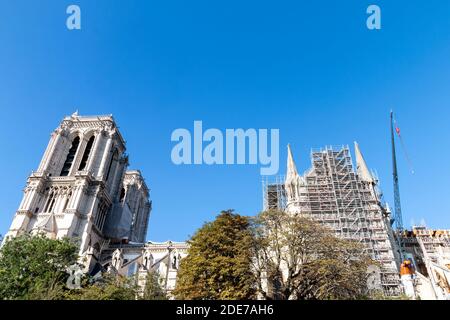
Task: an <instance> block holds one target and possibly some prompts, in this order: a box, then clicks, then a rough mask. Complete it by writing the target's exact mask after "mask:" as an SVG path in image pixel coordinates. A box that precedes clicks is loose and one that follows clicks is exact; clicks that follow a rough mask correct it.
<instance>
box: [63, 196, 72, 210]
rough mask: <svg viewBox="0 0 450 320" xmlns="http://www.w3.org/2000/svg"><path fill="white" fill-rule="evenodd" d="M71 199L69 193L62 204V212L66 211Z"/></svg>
mask: <svg viewBox="0 0 450 320" xmlns="http://www.w3.org/2000/svg"><path fill="white" fill-rule="evenodd" d="M71 197H72V192H69V193H68V194H67V197H66V199H65V202H64V207H63V211H66V209H67V205H68V204H69V201H70V198H71Z"/></svg>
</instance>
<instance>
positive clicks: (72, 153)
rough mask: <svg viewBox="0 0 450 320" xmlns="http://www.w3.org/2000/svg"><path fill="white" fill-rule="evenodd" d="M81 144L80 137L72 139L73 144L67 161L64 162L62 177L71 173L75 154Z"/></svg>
mask: <svg viewBox="0 0 450 320" xmlns="http://www.w3.org/2000/svg"><path fill="white" fill-rule="evenodd" d="M79 144H80V138H79V137H76V138H75V139H73V141H72V146H71V147H70V150H69V153H68V154H67V158H66V162H64V166H63V168H62V170H61V174H60V176H61V177H66V176H68V175H69V172H70V168H72V163H73V159H74V158H75V154H76V153H77V149H78V145H79Z"/></svg>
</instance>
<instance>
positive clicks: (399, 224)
mask: <svg viewBox="0 0 450 320" xmlns="http://www.w3.org/2000/svg"><path fill="white" fill-rule="evenodd" d="M391 144H392V175H393V180H394V222H395V229H396V231H397V242H398V245H399V249H400V256H401V259H402V260H403V241H402V235H401V234H402V232H403V218H402V206H401V203H400V188H399V183H398V172H397V157H396V154H395V139H394V112H393V111H391Z"/></svg>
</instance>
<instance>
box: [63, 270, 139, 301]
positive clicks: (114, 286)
mask: <svg viewBox="0 0 450 320" xmlns="http://www.w3.org/2000/svg"><path fill="white" fill-rule="evenodd" d="M137 297H138V287H137V285H136V281H135V279H134V278H127V277H122V276H114V275H111V274H107V273H105V274H103V276H102V279H101V280H99V281H97V282H95V283H90V281H89V280H88V279H85V281H84V283H83V286H82V288H81V289H73V290H70V291H67V292H66V293H65V295H64V299H67V300H136V298H137Z"/></svg>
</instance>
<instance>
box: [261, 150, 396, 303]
mask: <svg viewBox="0 0 450 320" xmlns="http://www.w3.org/2000/svg"><path fill="white" fill-rule="evenodd" d="M311 161H312V166H311V168H310V169H309V170H308V171H307V172H306V173H305V174H304V175H303V176H302V183H301V185H300V186H299V187H298V188H297V189H296V190H297V192H295V194H294V195H289V194H288V193H287V192H286V190H285V189H286V187H285V185H284V179H283V177H277V178H276V181H274V182H273V183H269V182H268V181H265V182H264V183H263V190H264V209H265V210H267V209H280V210H285V211H287V212H292V213H300V214H302V215H304V216H306V217H309V218H311V219H313V220H316V221H319V222H320V223H322V224H323V225H325V226H326V227H328V228H329V229H331V230H332V231H333V232H334V233H335V234H336V236H338V237H340V238H344V239H350V240H355V241H358V242H361V243H363V244H364V247H365V250H366V252H367V253H368V254H369V255H370V256H371V257H372V258H373V259H374V260H376V261H379V262H380V265H381V268H380V269H381V270H380V271H381V274H380V281H381V287H382V289H383V291H384V292H385V294H388V295H399V294H400V293H401V286H400V278H399V275H398V269H397V268H398V264H397V263H398V262H397V261H396V256H395V254H396V253H395V251H396V247H395V242H394V241H393V239H394V238H393V236H392V230H391V229H390V222H389V216H388V214H387V211H386V208H384V207H383V205H382V204H381V202H380V198H381V195H380V192H379V191H378V190H377V180H376V178H374V181H373V182H372V183H370V182H367V181H364V180H363V179H361V178H360V177H359V176H358V173H357V172H356V171H355V170H354V167H353V164H352V158H351V154H350V149H349V147H348V146H341V147H326V148H325V149H319V150H312V152H311Z"/></svg>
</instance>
